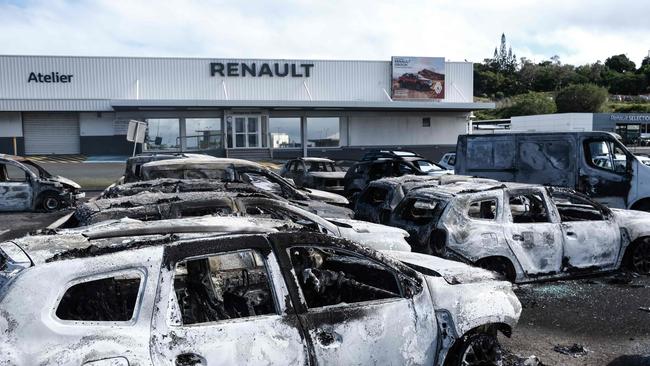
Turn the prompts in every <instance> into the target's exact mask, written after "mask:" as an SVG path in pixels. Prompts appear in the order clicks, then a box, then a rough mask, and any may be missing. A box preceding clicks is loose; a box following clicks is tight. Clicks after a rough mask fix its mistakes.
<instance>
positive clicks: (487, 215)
mask: <svg viewBox="0 0 650 366" xmlns="http://www.w3.org/2000/svg"><path fill="white" fill-rule="evenodd" d="M467 216H469V217H470V218H472V219H479V220H494V219H495V218H496V216H497V200H496V199H488V200H483V201H475V202H472V203H471V204H470V205H469V209H468V211H467Z"/></svg>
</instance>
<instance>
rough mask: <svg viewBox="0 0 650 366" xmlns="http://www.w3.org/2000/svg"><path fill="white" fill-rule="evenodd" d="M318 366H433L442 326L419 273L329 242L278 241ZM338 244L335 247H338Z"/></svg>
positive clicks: (280, 237) (345, 244)
mask: <svg viewBox="0 0 650 366" xmlns="http://www.w3.org/2000/svg"><path fill="white" fill-rule="evenodd" d="M271 240H272V241H273V243H274V244H276V248H277V250H278V255H279V256H281V257H282V262H283V269H284V270H285V276H286V280H287V283H288V284H289V287H290V288H293V289H294V291H295V293H296V295H295V296H296V297H297V298H298V299H299V301H300V302H301V306H300V307H299V308H298V312H299V317H300V319H301V322H302V324H303V326H304V327H305V330H306V333H307V336H308V341H309V342H310V344H311V347H313V354H314V357H315V359H316V360H315V361H316V363H317V364H319V365H371V364H385V365H406V364H417V365H420V364H427V365H431V364H433V363H434V359H435V347H436V345H437V326H436V318H435V315H434V311H433V310H434V309H433V304H432V301H431V296H430V294H429V292H428V288H427V287H426V285H424V283H423V282H421V281H422V280H421V278H419V276H418V275H417V274H411V275H408V274H406V273H404V272H402V271H400V270H399V269H397V268H395V267H393V266H390V265H388V264H386V263H383V262H380V261H379V260H377V259H375V258H373V257H371V256H368V255H365V254H362V253H361V252H362V250H361V249H360V247H358V246H356V245H354V244H350V243H349V242H345V241H342V240H339V239H336V238H331V237H326V236H323V235H314V236H313V237H306V236H304V235H303V236H302V238H297V237H296V236H295V235H294V236H289V235H287V234H273V235H272V236H271ZM333 242H334V243H336V244H334V245H333Z"/></svg>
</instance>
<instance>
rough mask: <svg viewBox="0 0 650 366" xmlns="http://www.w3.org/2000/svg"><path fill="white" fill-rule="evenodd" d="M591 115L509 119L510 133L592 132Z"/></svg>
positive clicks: (558, 115)
mask: <svg viewBox="0 0 650 366" xmlns="http://www.w3.org/2000/svg"><path fill="white" fill-rule="evenodd" d="M593 119H594V117H593V114H592V113H559V114H539V115H534V116H519V117H512V118H511V119H510V128H511V130H512V131H592V130H593Z"/></svg>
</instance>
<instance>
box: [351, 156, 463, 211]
mask: <svg viewBox="0 0 650 366" xmlns="http://www.w3.org/2000/svg"><path fill="white" fill-rule="evenodd" d="M447 174H454V171H453V170H447V169H443V168H442V167H440V166H438V165H437V164H435V163H433V162H431V161H429V160H426V159H425V158H423V157H421V156H404V157H393V158H377V159H375V160H368V161H361V162H358V163H356V164H354V165H352V167H350V169H348V171H347V173H346V174H345V178H344V183H345V195H346V196H347V197H349V199H350V200H351V201H352V202H354V200H355V199H356V197H357V195H358V194H359V193H360V192H361V191H362V190H363V189H365V188H366V186H367V185H368V183H370V182H372V181H374V180H377V179H381V178H387V177H401V176H403V175H429V176H434V177H436V176H441V175H447Z"/></svg>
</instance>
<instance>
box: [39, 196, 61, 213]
mask: <svg viewBox="0 0 650 366" xmlns="http://www.w3.org/2000/svg"><path fill="white" fill-rule="evenodd" d="M61 206H62V204H61V199H60V198H59V196H58V195H57V194H55V193H45V194H43V197H41V208H42V209H43V210H45V211H47V212H52V211H56V210H58V209H60V208H61Z"/></svg>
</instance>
